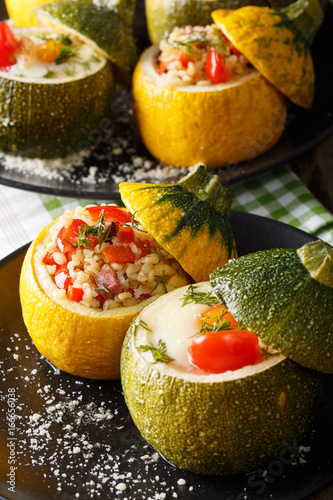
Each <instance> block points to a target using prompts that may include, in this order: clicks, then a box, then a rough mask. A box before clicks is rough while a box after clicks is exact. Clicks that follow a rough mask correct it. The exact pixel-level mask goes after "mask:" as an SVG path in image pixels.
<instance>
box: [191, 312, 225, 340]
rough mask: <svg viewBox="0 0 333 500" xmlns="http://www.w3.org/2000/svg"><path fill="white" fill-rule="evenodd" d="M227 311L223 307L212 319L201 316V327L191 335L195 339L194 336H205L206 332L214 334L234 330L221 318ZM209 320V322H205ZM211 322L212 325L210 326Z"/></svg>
mask: <svg viewBox="0 0 333 500" xmlns="http://www.w3.org/2000/svg"><path fill="white" fill-rule="evenodd" d="M227 312H228V311H227V309H226V308H225V307H223V308H222V312H221V313H220V314H217V315H216V316H214V317H208V316H205V315H204V314H202V315H201V318H202V319H201V326H200V330H198V331H197V333H195V334H194V335H193V337H195V336H196V335H205V334H206V333H207V332H209V333H215V332H221V331H225V330H234V328H231V323H230V321H228V320H227V319H224V318H223V316H224V315H225V314H226V313H227ZM206 319H207V320H209V321H206ZM212 321H214V322H213V324H212Z"/></svg>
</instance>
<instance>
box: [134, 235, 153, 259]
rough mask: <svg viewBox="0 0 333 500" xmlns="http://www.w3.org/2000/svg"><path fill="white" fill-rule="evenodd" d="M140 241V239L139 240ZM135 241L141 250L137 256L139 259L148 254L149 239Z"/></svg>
mask: <svg viewBox="0 0 333 500" xmlns="http://www.w3.org/2000/svg"><path fill="white" fill-rule="evenodd" d="M141 241H142V240H141ZM141 241H136V242H135V244H136V246H137V247H138V248H139V249H140V250H141V254H140V255H139V256H138V257H137V258H139V259H141V257H145V256H146V255H148V254H149V253H151V252H150V241H148V240H144V241H142V242H141Z"/></svg>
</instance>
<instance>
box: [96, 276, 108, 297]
mask: <svg viewBox="0 0 333 500" xmlns="http://www.w3.org/2000/svg"><path fill="white" fill-rule="evenodd" d="M95 281H97V283H98V288H96V290H98V291H99V292H107V293H109V292H110V290H109V289H108V288H106V286H105V285H104V284H103V283H102V282H101V280H100V279H98V278H96V276H95Z"/></svg>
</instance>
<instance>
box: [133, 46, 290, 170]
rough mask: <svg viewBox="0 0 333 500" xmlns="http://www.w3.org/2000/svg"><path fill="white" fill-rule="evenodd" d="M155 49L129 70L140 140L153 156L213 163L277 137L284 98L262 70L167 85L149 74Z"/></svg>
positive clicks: (243, 155) (243, 156) (250, 153)
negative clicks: (225, 82) (227, 79)
mask: <svg viewBox="0 0 333 500" xmlns="http://www.w3.org/2000/svg"><path fill="white" fill-rule="evenodd" d="M157 51H158V49H157V48H156V47H151V48H150V49H147V51H146V52H145V53H144V54H143V55H142V56H141V59H140V60H139V63H138V64H137V66H136V68H135V71H134V75H133V106H134V114H135V118H136V122H137V125H138V129H139V131H140V134H141V137H142V140H143V142H144V144H145V146H146V147H147V149H148V150H149V151H150V152H151V154H152V155H153V156H155V157H156V158H158V159H159V160H160V161H162V162H164V163H166V164H169V165H173V166H178V167H182V166H185V167H189V166H192V165H195V164H196V163H198V162H202V163H204V164H205V165H206V167H207V168H217V167H221V166H225V165H228V164H233V163H238V162H242V161H245V160H247V159H249V158H253V157H255V156H258V155H260V154H262V153H264V152H265V151H267V150H269V149H270V148H272V147H273V146H274V144H276V142H277V141H278V140H279V138H280V136H281V134H282V132H283V130H284V124H285V119H286V99H285V97H284V96H283V95H282V94H281V93H280V92H279V91H278V90H276V89H275V88H274V87H273V85H271V84H270V83H269V82H268V81H267V80H266V79H265V78H264V77H263V76H261V75H260V74H259V73H257V72H254V74H253V76H252V77H251V78H248V79H245V80H242V81H240V82H239V83H237V84H235V85H229V86H227V87H222V86H221V85H212V86H209V87H205V91H202V90H201V91H200V90H199V89H198V90H197V89H196V88H195V86H192V87H191V90H188V88H187V87H184V88H167V87H165V86H162V85H160V84H159V83H158V82H157V81H155V80H153V79H152V78H151V74H150V73H151V71H152V66H153V59H154V56H155V55H156V53H157Z"/></svg>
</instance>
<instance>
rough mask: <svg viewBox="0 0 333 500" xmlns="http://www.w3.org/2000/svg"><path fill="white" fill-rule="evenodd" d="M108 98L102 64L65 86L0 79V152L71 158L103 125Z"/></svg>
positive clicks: (108, 72) (109, 79) (108, 75)
mask: <svg viewBox="0 0 333 500" xmlns="http://www.w3.org/2000/svg"><path fill="white" fill-rule="evenodd" d="M113 96H114V76H113V69H112V66H111V64H110V63H109V62H108V61H105V65H104V66H103V67H102V68H101V69H100V70H99V71H98V72H97V73H94V74H93V75H90V76H88V77H86V78H83V79H81V80H74V81H71V82H67V83H57V84H53V83H45V84H40V83H33V82H31V83H25V82H19V81H17V80H11V79H7V78H2V77H1V76H0V150H1V151H3V152H5V153H11V154H16V155H21V156H27V157H31V158H36V157H39V158H52V157H59V156H65V155H67V154H69V153H72V152H74V151H75V152H76V151H78V150H80V149H81V148H82V145H83V143H84V144H85V145H86V144H87V141H89V139H88V138H89V132H92V131H94V130H100V128H101V127H103V123H104V122H103V120H105V119H106V118H107V119H109V117H110V115H111V105H112V102H113ZM104 126H105V123H104ZM102 129H103V128H102ZM88 144H89V142H88Z"/></svg>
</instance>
